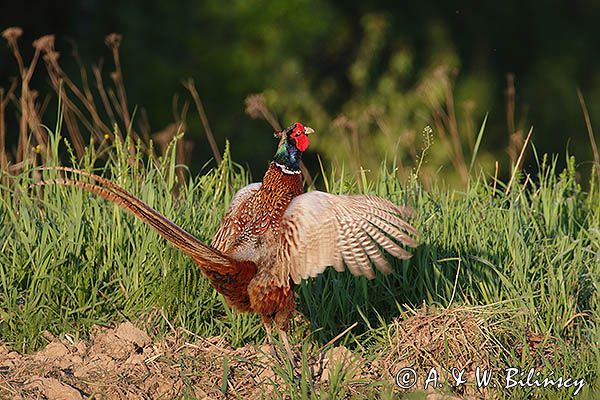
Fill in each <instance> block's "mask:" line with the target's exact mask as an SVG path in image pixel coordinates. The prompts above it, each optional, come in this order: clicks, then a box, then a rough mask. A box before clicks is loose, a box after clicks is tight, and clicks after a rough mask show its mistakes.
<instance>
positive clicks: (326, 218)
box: [278, 191, 418, 283]
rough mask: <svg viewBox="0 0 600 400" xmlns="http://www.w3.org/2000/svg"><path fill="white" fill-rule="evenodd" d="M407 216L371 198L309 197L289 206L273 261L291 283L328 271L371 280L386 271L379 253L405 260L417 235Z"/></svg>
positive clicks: (312, 194) (406, 212)
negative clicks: (330, 268) (346, 273)
mask: <svg viewBox="0 0 600 400" xmlns="http://www.w3.org/2000/svg"><path fill="white" fill-rule="evenodd" d="M409 215H410V210H409V209H407V208H404V207H399V206H397V205H395V204H393V203H391V202H390V201H388V200H384V199H381V198H379V197H376V196H336V195H332V194H328V193H324V192H319V191H314V192H310V193H305V194H302V195H300V196H298V197H296V198H294V200H292V202H291V203H290V205H289V206H288V208H287V210H286V211H285V213H284V215H283V219H282V223H281V229H282V236H281V237H282V241H283V243H282V246H281V247H280V249H279V250H278V261H279V264H280V265H282V266H283V268H284V271H283V272H285V273H289V275H290V276H291V277H292V279H293V280H294V282H296V283H298V282H300V281H301V280H302V279H305V278H309V277H315V276H317V275H318V274H320V273H322V272H323V271H324V270H325V269H326V268H327V267H328V266H333V267H334V268H335V270H336V271H343V270H344V264H345V265H346V266H347V268H348V270H349V271H350V272H351V273H352V274H354V275H364V276H366V277H367V278H369V279H372V278H374V277H375V271H374V270H373V268H372V267H371V265H374V266H375V268H377V269H378V270H380V271H381V272H384V273H388V272H390V271H391V266H390V264H389V262H388V261H387V260H386V258H385V254H384V252H383V251H382V249H383V250H384V251H385V252H387V253H389V254H391V255H392V256H394V257H397V258H401V259H406V258H409V257H410V256H411V254H410V253H409V252H408V251H406V250H405V249H404V248H403V247H402V245H404V246H411V247H415V246H416V245H417V242H416V240H415V237H416V236H417V235H418V234H417V231H416V230H415V229H414V228H413V227H412V226H411V225H410V224H409V223H408V222H406V221H405V220H404V218H405V217H407V216H409Z"/></svg>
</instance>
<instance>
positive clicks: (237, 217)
mask: <svg viewBox="0 0 600 400" xmlns="http://www.w3.org/2000/svg"><path fill="white" fill-rule="evenodd" d="M260 185H261V183H251V184H249V185H248V186H244V187H243V188H241V189H240V190H238V191H237V193H236V194H235V196H233V199H232V200H231V204H230V205H229V208H228V209H227V213H225V216H224V217H223V220H222V221H221V224H220V225H219V229H218V230H217V233H215V236H214V238H213V241H212V243H211V245H212V246H213V247H214V248H216V249H218V250H220V251H223V252H227V249H229V248H230V247H231V246H232V245H233V242H234V241H235V239H236V238H237V237H238V235H239V234H240V232H241V231H242V229H243V228H244V226H245V225H246V223H247V222H248V220H250V217H252V216H251V215H250V214H249V212H248V210H249V208H248V207H247V204H248V201H249V200H250V199H251V198H252V197H253V196H254V194H255V193H256V192H257V191H258V189H260Z"/></svg>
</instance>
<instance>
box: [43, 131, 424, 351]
mask: <svg viewBox="0 0 600 400" xmlns="http://www.w3.org/2000/svg"><path fill="white" fill-rule="evenodd" d="M313 132H314V131H313V129H311V128H309V127H305V126H303V125H302V124H300V123H295V124H293V125H291V126H290V127H288V128H286V129H285V130H283V131H281V132H278V133H277V136H278V137H279V139H280V140H279V145H278V148H277V152H276V153H275V156H274V157H273V160H272V162H271V163H270V165H269V168H268V169H267V172H266V173H265V175H264V178H263V181H262V183H252V184H250V185H248V186H246V187H244V188H242V189H240V190H239V191H238V192H237V193H236V194H235V196H234V198H233V200H232V202H231V204H230V206H229V209H228V211H227V213H226V215H225V217H224V218H223V221H222V222H221V224H220V226H219V229H218V231H217V233H216V234H215V236H214V239H213V241H212V243H211V244H210V245H207V244H205V243H203V242H201V241H200V240H198V239H196V238H195V237H194V236H192V235H191V234H190V233H188V232H186V231H185V230H183V229H182V228H180V227H179V226H177V225H176V224H174V223H173V222H171V221H170V220H169V219H167V218H166V217H164V216H163V215H161V214H160V213H158V212H157V211H155V210H154V209H153V208H151V207H150V206H148V205H147V204H145V203H144V202H143V201H141V200H140V199H138V198H137V197H135V196H134V195H132V194H131V193H129V192H128V191H126V190H125V189H123V188H121V187H120V186H118V185H116V184H114V183H112V182H110V181H109V180H107V179H105V178H102V177H100V176H97V175H94V174H91V173H88V172H84V171H79V170H75V169H72V168H67V167H58V169H60V170H63V171H68V172H72V173H76V174H79V175H84V176H87V177H89V178H91V179H93V180H94V181H96V184H90V183H86V182H82V181H79V180H71V179H56V180H52V181H44V182H40V183H39V184H38V185H46V184H49V183H54V184H61V185H72V186H78V187H81V188H83V189H86V190H88V191H90V192H93V193H95V194H97V195H99V196H101V197H103V198H105V199H107V200H110V201H113V202H115V203H117V204H119V205H120V206H121V207H123V208H124V209H126V210H127V211H129V212H131V213H132V214H133V215H135V216H136V217H138V218H139V219H141V220H142V221H144V222H145V223H146V224H148V225H150V226H151V227H153V228H154V229H155V230H156V231H157V232H158V233H159V234H160V235H161V236H163V237H164V238H165V239H167V241H169V242H170V243H171V244H172V245H174V246H175V247H177V248H179V249H180V250H182V251H183V252H184V253H186V254H187V255H189V256H190V257H191V258H192V259H193V260H194V262H195V263H196V264H197V265H198V266H199V268H200V270H201V271H202V272H203V273H204V275H205V276H206V277H207V278H208V279H209V280H210V282H211V284H212V286H213V287H214V288H215V289H216V290H217V292H219V293H221V294H222V295H223V297H224V298H225V300H226V301H227V303H228V304H229V305H230V306H231V307H232V308H234V309H236V310H239V311H251V312H256V313H258V314H260V316H261V317H262V321H263V323H264V326H265V329H266V331H267V334H268V337H269V340H270V338H271V325H272V322H273V321H274V322H275V325H276V327H277V328H278V330H279V334H280V337H281V339H282V341H283V343H284V345H285V347H286V351H287V353H288V355H289V356H290V358H292V357H291V354H292V353H291V349H290V346H289V343H288V340H287V337H286V331H287V330H288V328H289V320H290V316H291V314H292V312H293V311H294V309H295V301H294V290H293V286H294V284H298V283H300V281H301V280H302V279H305V278H309V277H315V276H317V275H318V274H320V273H322V272H323V271H324V270H325V269H326V268H327V267H328V266H333V267H334V268H335V269H336V270H337V271H343V270H344V264H345V265H346V266H347V267H348V269H349V270H350V272H351V273H352V274H354V275H364V276H366V277H367V278H369V279H372V278H373V277H374V276H375V274H374V271H373V269H372V268H371V263H372V264H373V265H375V267H376V268H377V269H378V270H380V271H381V272H383V273H388V272H390V271H391V267H390V265H389V264H388V262H387V261H386V259H385V257H384V254H383V253H382V251H381V249H383V250H385V252H387V253H389V254H390V255H392V256H394V257H397V258H400V259H406V258H409V257H410V253H408V252H407V251H406V250H405V249H403V248H402V247H401V244H402V245H407V246H411V247H415V246H416V242H415V239H414V238H415V237H416V236H417V232H416V230H415V229H414V228H413V227H412V226H411V225H409V224H408V223H407V222H406V221H405V220H404V218H406V216H407V215H408V210H407V209H406V208H404V207H399V206H396V205H395V204H393V203H391V202H389V201H387V200H384V199H381V198H379V197H375V196H363V195H357V196H342V195H332V194H328V193H324V192H320V191H313V192H309V193H304V194H303V190H302V175H301V172H300V160H301V158H302V153H303V152H304V151H305V150H306V149H307V148H308V145H309V139H308V135H309V134H311V133H313ZM292 359H293V358H292Z"/></svg>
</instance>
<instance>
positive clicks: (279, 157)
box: [273, 140, 302, 172]
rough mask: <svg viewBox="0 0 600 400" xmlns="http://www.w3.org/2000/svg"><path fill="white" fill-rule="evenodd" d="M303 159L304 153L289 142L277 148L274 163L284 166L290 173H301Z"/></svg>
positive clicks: (285, 141)
mask: <svg viewBox="0 0 600 400" xmlns="http://www.w3.org/2000/svg"><path fill="white" fill-rule="evenodd" d="M301 159H302V153H301V152H300V150H298V149H297V148H296V146H294V145H293V144H291V143H289V142H288V141H287V140H284V141H282V143H281V144H280V145H279V147H278V148H277V152H276V153H275V156H274V157H273V161H274V162H275V163H277V164H279V165H282V166H284V167H285V168H286V169H288V170H289V171H294V172H295V171H300V160H301Z"/></svg>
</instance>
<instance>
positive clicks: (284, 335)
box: [278, 328, 298, 370]
mask: <svg viewBox="0 0 600 400" xmlns="http://www.w3.org/2000/svg"><path fill="white" fill-rule="evenodd" d="M278 330H279V337H281V341H282V342H283V345H284V346H285V351H286V353H287V356H288V358H289V359H290V362H291V363H292V368H293V369H294V370H295V369H297V368H298V365H297V364H296V361H295V360H294V353H293V352H292V347H291V346H290V342H289V341H288V338H287V333H285V331H284V330H283V329H281V328H279V329H278Z"/></svg>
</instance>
